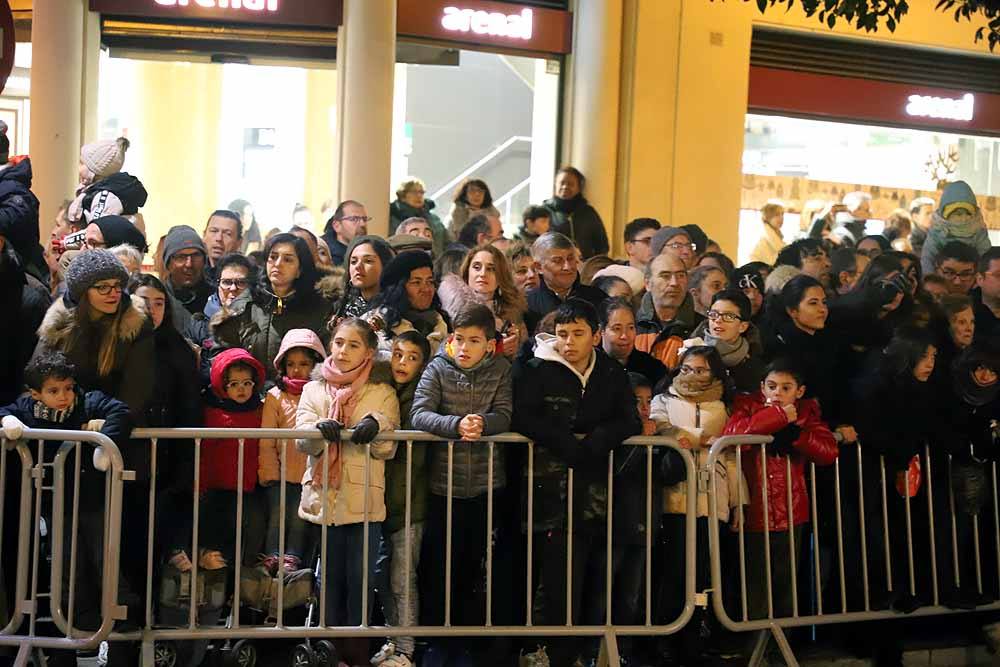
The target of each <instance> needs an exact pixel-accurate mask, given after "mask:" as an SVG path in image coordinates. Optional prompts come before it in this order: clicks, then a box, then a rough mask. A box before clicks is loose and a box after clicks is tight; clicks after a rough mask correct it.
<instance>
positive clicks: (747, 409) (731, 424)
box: [724, 391, 838, 532]
mask: <svg viewBox="0 0 1000 667" xmlns="http://www.w3.org/2000/svg"><path fill="white" fill-rule="evenodd" d="M795 408H796V410H797V411H798V413H799V418H798V420H796V422H795V423H796V424H797V425H798V426H799V428H800V429H802V433H801V435H800V436H799V438H798V440H796V441H795V444H794V447H795V449H796V450H797V452H798V454H797V455H793V456H792V457H791V460H792V466H791V467H792V510H793V513H794V514H793V518H792V520H793V525H796V526H798V525H800V524H803V523H808V521H809V494H808V492H807V491H806V475H805V465H806V463H807V462H812V463H816V464H817V465H830V464H831V463H833V462H834V461H835V460H837V454H838V449H837V441H836V440H835V439H834V437H833V433H831V432H830V428H829V427H828V426H827V425H826V423H825V422H823V420H822V418H821V415H820V410H819V403H817V402H816V401H815V400H814V399H802V400H799V401H797V402H796V404H795ZM787 425H788V418H787V417H786V415H785V411H784V410H782V409H781V408H780V407H778V406H776V405H767V403H766V402H765V401H764V396H763V395H762V394H761V393H760V392H759V391H758V392H757V393H756V394H749V395H740V396H737V397H736V401H735V404H734V406H733V414H732V416H731V417H730V418H729V421H728V422H727V423H726V429H725V432H724V434H725V435H774V434H775V433H777V432H778V431H780V430H781V429H783V428H784V427H785V426H787ZM760 458H761V457H760V446H758V445H754V446H752V447H747V448H746V449H745V451H744V453H743V474H744V475H745V476H746V479H747V484H748V486H749V487H750V510H749V512H748V513H747V517H746V521H747V530H752V531H754V532H763V531H764V500H763V494H764V485H763V480H762V477H761V461H760ZM786 479H787V469H786V466H785V457H783V456H772V454H771V451H770V450H768V456H767V510H768V530H770V531H771V532H774V531H782V530H788V490H787V488H788V487H787V485H786Z"/></svg>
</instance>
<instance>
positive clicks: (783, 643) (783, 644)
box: [771, 625, 799, 667]
mask: <svg viewBox="0 0 1000 667" xmlns="http://www.w3.org/2000/svg"><path fill="white" fill-rule="evenodd" d="M771 634H772V635H774V641H775V643H776V644H777V645H778V648H779V649H781V657H783V658H784V659H785V664H786V665H788V667H799V661H798V660H796V659H795V654H794V653H792V647H791V646H790V645H789V644H788V638H787V637H785V631H784V630H782V629H781V628H779V627H778V626H776V625H775V626H772V627H771Z"/></svg>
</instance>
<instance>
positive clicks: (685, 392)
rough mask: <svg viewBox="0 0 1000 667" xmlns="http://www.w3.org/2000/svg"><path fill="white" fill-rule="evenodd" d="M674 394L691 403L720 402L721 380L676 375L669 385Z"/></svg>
mask: <svg viewBox="0 0 1000 667" xmlns="http://www.w3.org/2000/svg"><path fill="white" fill-rule="evenodd" d="M670 386H671V387H672V388H673V390H674V393H675V394H677V395H678V396H680V397H681V398H683V399H684V400H685V401H689V402H691V403H705V402H707V401H721V400H722V389H723V387H722V380H717V379H715V378H712V377H704V378H702V377H698V376H696V375H681V374H680V373H678V374H677V375H676V376H675V377H674V381H673V383H672V384H671V385H670Z"/></svg>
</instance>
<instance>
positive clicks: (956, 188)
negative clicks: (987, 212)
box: [937, 181, 979, 218]
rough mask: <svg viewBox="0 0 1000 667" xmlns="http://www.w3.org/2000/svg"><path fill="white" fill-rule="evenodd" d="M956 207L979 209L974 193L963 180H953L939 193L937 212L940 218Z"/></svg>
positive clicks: (946, 215) (971, 210)
mask: <svg viewBox="0 0 1000 667" xmlns="http://www.w3.org/2000/svg"><path fill="white" fill-rule="evenodd" d="M963 204H965V206H963ZM956 205H958V206H956ZM956 208H966V209H970V212H973V211H975V210H978V209H979V202H977V201H976V193H975V192H973V191H972V188H971V187H969V184H968V183H966V182H965V181H955V182H954V183H949V184H948V185H946V186H945V188H944V191H943V192H942V193H941V203H939V204H938V208H937V214H938V215H940V216H941V217H942V218H947V217H948V214H949V213H951V212H952V211H953V210H955V209H956Z"/></svg>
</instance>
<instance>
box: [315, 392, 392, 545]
mask: <svg viewBox="0 0 1000 667" xmlns="http://www.w3.org/2000/svg"><path fill="white" fill-rule="evenodd" d="M331 400H332V399H331V398H330V395H329V394H327V391H326V382H325V381H323V380H313V381H312V382H310V383H309V384H307V385H306V386H305V389H303V390H302V398H301V399H300V400H299V409H298V411H297V412H296V414H295V427H296V428H313V427H315V425H316V423H317V422H320V421H323V420H324V419H328V418H329V414H330V404H331ZM369 415H370V416H372V417H374V418H375V419H376V420H378V424H379V431H380V432H383V431H393V430H395V429H397V428H399V401H398V400H396V391H395V390H394V389H393V388H392V387H391V386H390V385H388V384H382V383H376V382H371V381H369V382H368V384H366V385H365V386H364V387H363V388H362V389H361V394H360V396H359V397H358V403H357V406H355V408H354V412H353V414H351V416H350V418H349V419H348V420H347V423H346V424H344V427H345V428H354V426H355V425H357V423H358V422H360V421H361V420H362V419H364V418H365V417H368V416H369ZM340 453H341V456H343V474H342V475H341V480H340V488H339V489H335V488H329V489H328V491H327V495H326V498H325V502H324V498H323V486H322V484H320V485H318V486H315V485H313V481H312V479H313V467H314V466H317V465H322V457H321V456H319V457H316V456H310V457H309V465H308V466H307V467H306V472H305V474H304V475H303V476H302V502H301V503H300V504H299V516H300V517H301V518H303V519H305V520H306V521H309V522H311V523H318V524H323V523H325V524H328V525H332V526H342V525H345V524H351V523H361V522H363V521H364V520H365V465H366V458H367V456H366V454H365V445H356V444H354V443H353V442H351V441H350V440H345V441H344V442H343V444H342V445H341V448H340ZM395 454H396V443H395V442H373V443H372V444H371V461H370V462H367V463H368V465H369V470H368V475H369V479H368V520H369V521H384V520H385V460H386V459H391V458H392V457H393V456H395Z"/></svg>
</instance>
